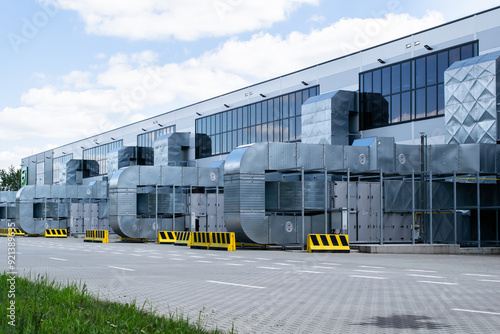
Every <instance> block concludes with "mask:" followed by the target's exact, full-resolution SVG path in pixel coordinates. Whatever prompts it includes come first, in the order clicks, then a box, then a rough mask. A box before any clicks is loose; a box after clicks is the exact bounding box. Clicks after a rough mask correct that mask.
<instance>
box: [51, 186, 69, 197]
mask: <svg viewBox="0 0 500 334" xmlns="http://www.w3.org/2000/svg"><path fill="white" fill-rule="evenodd" d="M51 197H52V198H66V186H60V185H53V186H52V189H51Z"/></svg>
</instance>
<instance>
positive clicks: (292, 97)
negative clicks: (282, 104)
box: [288, 94, 295, 117]
mask: <svg viewBox="0 0 500 334" xmlns="http://www.w3.org/2000/svg"><path fill="white" fill-rule="evenodd" d="M288 103H289V107H290V108H289V110H290V117H292V116H295V94H290V95H288Z"/></svg>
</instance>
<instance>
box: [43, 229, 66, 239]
mask: <svg viewBox="0 0 500 334" xmlns="http://www.w3.org/2000/svg"><path fill="white" fill-rule="evenodd" d="M67 237H68V230H66V229H54V228H51V229H46V230H45V238H67Z"/></svg>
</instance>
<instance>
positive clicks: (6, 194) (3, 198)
mask: <svg viewBox="0 0 500 334" xmlns="http://www.w3.org/2000/svg"><path fill="white" fill-rule="evenodd" d="M16 193H17V191H0V203H2V202H7V203H15V202H16Z"/></svg>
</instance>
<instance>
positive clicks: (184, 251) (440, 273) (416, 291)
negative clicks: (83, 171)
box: [0, 237, 500, 333]
mask: <svg viewBox="0 0 500 334" xmlns="http://www.w3.org/2000/svg"><path fill="white" fill-rule="evenodd" d="M16 243H17V258H16V260H17V262H16V265H17V270H18V272H19V273H31V274H32V275H33V274H39V273H47V274H48V276H49V277H50V278H54V279H56V280H58V281H63V282H67V281H68V280H71V281H81V282H85V283H86V284H87V286H88V288H89V290H90V291H92V292H94V293H99V295H100V296H101V297H105V298H109V299H111V300H116V301H121V302H126V301H130V300H132V299H134V298H135V299H137V301H138V302H140V303H142V302H143V301H144V300H148V301H150V302H152V304H153V306H155V307H157V309H158V311H160V312H164V313H168V312H177V313H179V314H183V315H184V316H187V315H188V316H189V317H190V318H198V316H199V315H200V311H201V312H202V313H201V314H202V320H203V323H205V324H206V326H208V327H215V326H217V327H218V328H221V329H231V327H232V326H233V324H234V328H235V329H236V331H237V332H239V333H417V332H420V333H428V332H436V333H499V332H500V257H499V256H495V255H493V256H492V255H489V256H488V255H487V256H484V255H377V254H362V253H351V254H324V253H323V254H307V253H302V252H283V251H262V250H237V251H236V252H223V251H206V250H197V249H189V248H186V247H180V246H173V245H158V244H124V243H110V244H91V243H84V242H83V241H82V239H73V238H69V239H44V238H24V237H17V238H16ZM0 252H2V253H3V254H5V255H4V256H1V257H2V258H1V260H0V270H5V269H6V268H7V238H0Z"/></svg>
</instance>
